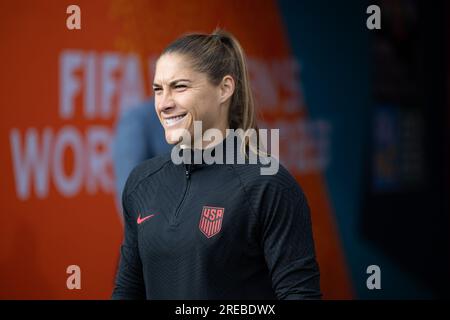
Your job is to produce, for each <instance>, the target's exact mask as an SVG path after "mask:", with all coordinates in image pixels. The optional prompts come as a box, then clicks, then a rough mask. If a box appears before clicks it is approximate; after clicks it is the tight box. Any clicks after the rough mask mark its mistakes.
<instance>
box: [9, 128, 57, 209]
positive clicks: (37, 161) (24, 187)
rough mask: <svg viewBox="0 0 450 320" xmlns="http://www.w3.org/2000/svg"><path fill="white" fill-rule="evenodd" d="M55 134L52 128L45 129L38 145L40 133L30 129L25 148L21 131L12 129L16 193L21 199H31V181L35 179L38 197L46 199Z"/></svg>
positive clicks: (10, 135) (11, 139) (11, 141)
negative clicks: (51, 147)
mask: <svg viewBox="0 0 450 320" xmlns="http://www.w3.org/2000/svg"><path fill="white" fill-rule="evenodd" d="M52 138H53V134H52V132H51V129H50V128H45V129H44V131H43V134H42V143H41V145H40V146H39V144H38V132H37V130H36V129H34V128H29V129H28V132H27V133H26V135H25V146H23V147H22V144H21V138H20V131H19V129H12V130H11V132H10V134H9V141H10V144H11V149H12V150H11V154H12V163H13V168H14V178H15V181H16V193H17V196H18V197H19V199H21V200H25V199H28V198H29V197H30V180H31V178H32V177H33V180H34V183H35V190H36V196H37V197H38V198H45V197H46V196H47V194H48V176H49V174H48V171H49V160H50V146H51V143H52Z"/></svg>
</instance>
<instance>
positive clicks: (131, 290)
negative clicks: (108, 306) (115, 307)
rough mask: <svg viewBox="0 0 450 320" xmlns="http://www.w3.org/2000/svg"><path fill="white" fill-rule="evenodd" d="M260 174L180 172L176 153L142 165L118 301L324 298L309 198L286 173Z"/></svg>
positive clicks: (234, 168) (130, 205) (136, 174)
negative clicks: (173, 157)
mask: <svg viewBox="0 0 450 320" xmlns="http://www.w3.org/2000/svg"><path fill="white" fill-rule="evenodd" d="M230 141H231V140H230V139H229V138H226V139H225V140H223V141H222V142H221V145H222V147H223V148H224V150H225V149H226V147H225V146H226V145H227V144H229V143H230ZM235 141H236V140H235ZM236 149H237V147H236ZM262 166H263V165H262V164H260V163H258V164H249V163H246V164H236V163H234V164H210V165H208V164H206V163H202V164H183V163H181V164H174V162H173V161H172V160H171V156H170V153H169V154H166V155H163V156H159V157H156V158H153V159H150V160H147V161H145V162H143V163H142V164H140V165H138V166H137V167H136V168H135V169H134V170H133V171H132V173H131V174H130V176H129V178H128V180H127V182H126V185H125V189H124V192H123V195H122V204H123V212H124V222H125V235H124V240H123V243H122V246H121V258H120V263H119V269H118V272H117V276H116V285H115V288H114V291H113V295H112V298H113V299H306V298H320V297H321V293H320V286H319V277H320V276H319V268H318V264H317V261H316V257H315V250H314V241H313V236H312V230H311V219H310V210H309V206H308V203H307V200H306V197H305V195H304V193H303V191H302V189H301V188H300V186H299V185H298V183H297V182H296V180H295V179H294V178H293V177H292V176H291V175H290V174H289V172H288V171H287V170H286V169H285V168H284V167H283V166H282V165H280V167H279V170H278V172H277V173H276V174H275V175H261V172H260V169H261V167H262Z"/></svg>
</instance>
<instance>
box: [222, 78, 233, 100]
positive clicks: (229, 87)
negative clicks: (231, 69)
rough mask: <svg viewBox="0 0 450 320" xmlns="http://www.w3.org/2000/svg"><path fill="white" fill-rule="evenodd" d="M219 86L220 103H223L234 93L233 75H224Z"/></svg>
mask: <svg viewBox="0 0 450 320" xmlns="http://www.w3.org/2000/svg"><path fill="white" fill-rule="evenodd" d="M219 86H220V88H219V89H220V103H225V102H227V100H228V99H230V98H231V96H232V95H233V93H234V88H235V83H234V79H233V77H232V76H230V75H226V76H225V77H223V79H222V82H221V83H220V85H219Z"/></svg>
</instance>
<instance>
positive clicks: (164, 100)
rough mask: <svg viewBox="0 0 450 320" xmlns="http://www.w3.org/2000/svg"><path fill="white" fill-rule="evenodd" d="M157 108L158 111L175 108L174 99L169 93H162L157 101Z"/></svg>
mask: <svg viewBox="0 0 450 320" xmlns="http://www.w3.org/2000/svg"><path fill="white" fill-rule="evenodd" d="M157 108H158V111H159V112H163V111H167V110H170V109H173V108H175V101H174V100H173V99H172V97H171V96H170V95H169V94H166V93H163V94H162V96H161V98H160V99H159V103H157Z"/></svg>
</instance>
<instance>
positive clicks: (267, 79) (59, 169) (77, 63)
mask: <svg viewBox="0 0 450 320" xmlns="http://www.w3.org/2000/svg"><path fill="white" fill-rule="evenodd" d="M156 59H157V57H156V56H151V57H149V58H148V59H147V60H146V63H147V64H148V66H145V67H144V68H141V65H140V59H139V58H138V56H137V55H134V54H123V53H119V52H104V53H100V52H96V51H92V50H90V51H83V50H77V49H67V50H63V51H61V53H60V56H59V60H58V64H59V80H58V81H59V82H58V86H59V92H58V96H59V97H58V106H57V108H58V111H57V115H58V116H59V117H60V119H61V122H62V123H61V125H58V129H54V128H51V127H45V126H44V127H43V128H42V129H37V128H35V127H32V126H31V127H28V128H26V127H25V128H11V130H10V135H9V137H10V145H11V157H12V164H13V167H14V168H13V172H14V179H15V188H16V193H17V196H18V198H19V199H21V200H27V199H29V198H30V197H32V192H33V190H34V193H35V195H36V197H37V198H39V199H43V198H46V197H47V196H48V194H49V187H50V185H52V186H54V187H55V188H56V190H57V192H58V193H59V194H61V195H62V196H64V197H75V196H76V195H77V194H79V192H81V191H82V190H85V191H86V192H87V193H89V194H95V193H97V192H101V191H103V192H106V193H112V192H113V191H114V176H113V174H112V159H111V142H112V135H113V134H112V128H110V125H98V124H96V123H95V121H96V120H99V121H102V122H103V123H104V121H105V120H114V119H116V118H117V117H118V115H120V114H121V113H122V112H124V111H125V110H126V109H128V108H130V107H133V106H136V105H138V104H139V103H140V102H141V101H143V99H144V96H145V93H144V91H145V88H144V81H143V75H142V73H141V71H142V70H146V71H145V72H148V77H149V79H150V80H151V79H153V72H154V68H153V66H154V63H155V61H156ZM298 72H299V66H298V63H297V61H296V60H295V59H293V58H289V57H288V58H285V59H271V60H261V59H256V58H249V73H250V78H251V83H252V85H253V89H254V93H255V98H256V99H257V100H258V101H259V103H258V106H259V107H261V109H262V111H263V112H266V113H267V114H268V115H270V114H272V115H273V116H276V115H277V114H278V111H277V110H278V108H281V109H282V111H283V112H281V113H280V114H284V115H286V114H287V115H289V116H288V118H287V119H281V120H278V121H277V122H272V123H270V126H266V128H274V129H280V131H279V132H280V138H281V140H282V141H281V142H282V143H281V145H280V153H281V157H282V159H283V162H286V163H285V164H286V166H287V167H288V168H289V169H290V170H293V173H297V172H301V173H303V172H311V171H316V170H322V169H324V168H325V167H326V165H327V164H328V162H329V154H328V149H329V137H330V134H329V131H330V125H329V123H327V122H324V123H320V122H317V121H310V120H307V119H301V120H297V121H293V120H294V119H293V117H290V115H291V114H295V113H298V112H299V111H302V109H303V108H304V101H303V95H302V90H301V87H300V83H299V78H298ZM150 82H151V81H150ZM55 111H56V110H55ZM75 117H76V118H77V124H80V122H79V119H80V118H81V119H82V120H83V119H84V120H86V122H88V125H86V123H83V124H82V125H83V128H80V127H78V126H75V125H74V124H71V123H68V122H69V121H71V120H73V119H75ZM260 127H261V128H262V127H264V125H263V126H261V125H260ZM283 139H284V141H285V142H286V143H283ZM67 151H72V154H73V166H72V167H71V169H70V170H68V169H66V167H65V163H66V161H65V155H66V152H67ZM69 171H70V172H69Z"/></svg>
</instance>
